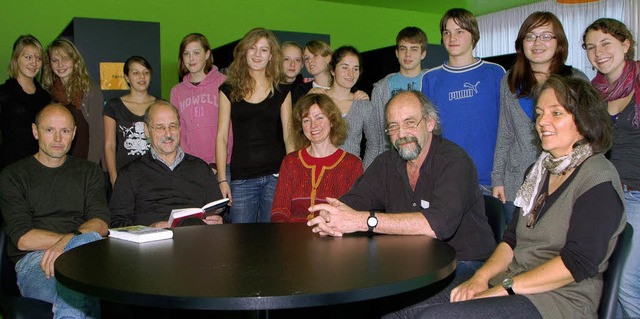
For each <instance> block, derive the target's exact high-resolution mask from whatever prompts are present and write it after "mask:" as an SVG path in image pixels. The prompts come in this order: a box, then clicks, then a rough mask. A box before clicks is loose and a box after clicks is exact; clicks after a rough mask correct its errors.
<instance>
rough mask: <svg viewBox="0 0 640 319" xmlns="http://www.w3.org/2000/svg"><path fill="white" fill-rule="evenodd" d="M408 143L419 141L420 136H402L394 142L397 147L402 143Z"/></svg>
mask: <svg viewBox="0 0 640 319" xmlns="http://www.w3.org/2000/svg"><path fill="white" fill-rule="evenodd" d="M407 143H418V138H417V137H415V136H406V137H400V138H398V139H397V140H396V142H395V143H394V144H395V146H396V148H399V147H400V144H407Z"/></svg>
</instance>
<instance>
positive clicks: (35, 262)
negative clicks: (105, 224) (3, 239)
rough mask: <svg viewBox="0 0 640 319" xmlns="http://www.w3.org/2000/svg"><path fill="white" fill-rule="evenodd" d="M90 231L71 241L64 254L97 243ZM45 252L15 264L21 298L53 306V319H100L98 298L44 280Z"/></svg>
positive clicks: (52, 279) (53, 279)
mask: <svg viewBox="0 0 640 319" xmlns="http://www.w3.org/2000/svg"><path fill="white" fill-rule="evenodd" d="M101 238H102V236H100V234H98V233H95V232H92V233H86V234H82V235H78V236H74V237H73V238H71V240H70V241H69V243H67V246H65V248H64V251H67V250H69V249H73V248H75V247H78V246H82V245H84V244H87V243H90V242H94V241H96V240H100V239H101ZM42 256H44V250H38V251H33V252H30V253H28V254H27V255H25V256H24V257H22V259H20V260H19V261H18V263H16V276H17V283H18V288H19V289H20V293H21V294H22V296H24V297H28V298H34V299H39V300H42V301H46V302H49V303H52V304H53V309H52V310H53V317H54V318H100V299H98V298H95V297H90V296H87V295H84V294H81V293H79V292H76V291H74V290H71V289H69V288H67V287H65V286H63V285H62V284H60V283H58V281H57V280H56V279H55V278H54V277H51V278H49V279H47V278H46V277H45V276H44V271H42V268H41V267H40V261H41V260H42Z"/></svg>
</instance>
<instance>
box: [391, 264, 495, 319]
mask: <svg viewBox="0 0 640 319" xmlns="http://www.w3.org/2000/svg"><path fill="white" fill-rule="evenodd" d="M483 264H484V262H482V261H458V262H457V263H456V272H455V277H454V278H453V281H451V283H449V284H448V285H447V286H446V287H444V289H442V290H441V291H440V292H438V293H436V294H435V295H433V296H431V297H429V298H427V299H426V300H423V301H421V302H418V303H417V304H414V305H411V306H409V307H407V308H404V309H401V310H398V311H396V312H393V313H390V314H387V315H385V316H383V318H384V319H392V318H398V319H400V318H402V319H409V318H415V316H416V315H418V314H419V313H421V312H422V311H423V310H424V309H426V308H427V307H431V306H433V305H439V304H442V303H449V300H450V298H449V297H450V296H451V290H453V288H455V287H458V286H459V285H460V284H462V283H463V282H465V281H467V280H468V279H469V278H471V277H473V275H474V274H475V273H476V270H478V268H480V267H482V265H483ZM433 318H438V317H433ZM487 318H489V317H487Z"/></svg>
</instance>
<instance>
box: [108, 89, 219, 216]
mask: <svg viewBox="0 0 640 319" xmlns="http://www.w3.org/2000/svg"><path fill="white" fill-rule="evenodd" d="M144 123H145V125H144V132H145V134H146V136H147V140H148V141H149V143H150V144H151V147H150V148H149V150H150V151H149V152H147V154H145V155H144V156H142V157H140V158H138V159H136V160H135V161H133V162H131V163H129V164H128V165H126V166H125V167H123V168H122V169H121V170H120V172H119V173H118V178H117V179H116V183H115V185H114V188H113V194H112V195H111V201H110V203H109V208H110V209H111V214H112V221H111V227H123V226H132V225H146V226H152V227H159V228H166V227H168V226H169V225H168V220H169V215H170V213H171V210H172V209H179V208H189V207H202V206H204V205H205V204H207V203H209V202H212V201H215V200H218V199H221V198H222V194H221V193H220V188H219V187H218V185H217V179H216V176H215V175H214V174H213V172H212V171H211V169H210V168H209V166H208V165H207V163H205V162H204V161H203V160H201V159H199V158H197V157H195V156H192V155H189V154H186V153H185V152H184V151H182V149H181V148H180V145H179V144H180V115H179V114H178V111H177V110H176V108H175V107H174V106H173V105H171V103H169V102H167V101H164V100H156V102H154V103H153V104H152V105H151V106H150V107H149V108H148V109H147V111H146V112H145V115H144ZM190 222H195V223H196V224H198V223H202V224H205V223H206V224H220V223H222V218H221V217H220V216H217V215H214V216H208V217H207V218H206V219H205V220H202V221H200V220H194V219H191V221H190Z"/></svg>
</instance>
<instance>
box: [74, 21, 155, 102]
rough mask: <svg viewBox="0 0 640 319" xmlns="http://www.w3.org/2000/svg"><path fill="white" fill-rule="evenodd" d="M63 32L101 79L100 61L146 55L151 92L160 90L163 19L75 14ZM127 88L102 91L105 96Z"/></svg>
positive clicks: (124, 91) (90, 73)
mask: <svg viewBox="0 0 640 319" xmlns="http://www.w3.org/2000/svg"><path fill="white" fill-rule="evenodd" d="M61 36H64V37H66V38H68V39H70V40H71V41H72V42H73V43H74V44H75V45H76V47H78V50H79V51H80V53H81V54H82V57H83V58H84V62H85V64H86V65H87V70H88V71H89V75H90V76H91V78H92V79H93V80H94V81H96V82H98V83H99V82H100V62H124V61H125V60H126V59H127V58H129V57H130V56H132V55H139V56H142V57H144V58H145V59H147V61H149V63H150V64H151V67H152V68H153V76H152V79H151V84H150V86H149V93H150V94H151V95H153V96H156V97H161V96H162V95H161V92H160V84H161V83H160V74H161V72H160V71H161V63H160V23H157V22H138V21H125V20H107V19H87V18H74V19H73V20H72V21H71V23H69V25H68V26H67V27H66V28H65V29H64V31H63V32H62V34H61ZM127 92H128V91H126V90H108V91H107V90H105V91H102V94H103V95H104V100H105V101H107V100H109V99H111V98H113V97H118V96H122V95H124V94H126V93H127Z"/></svg>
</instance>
